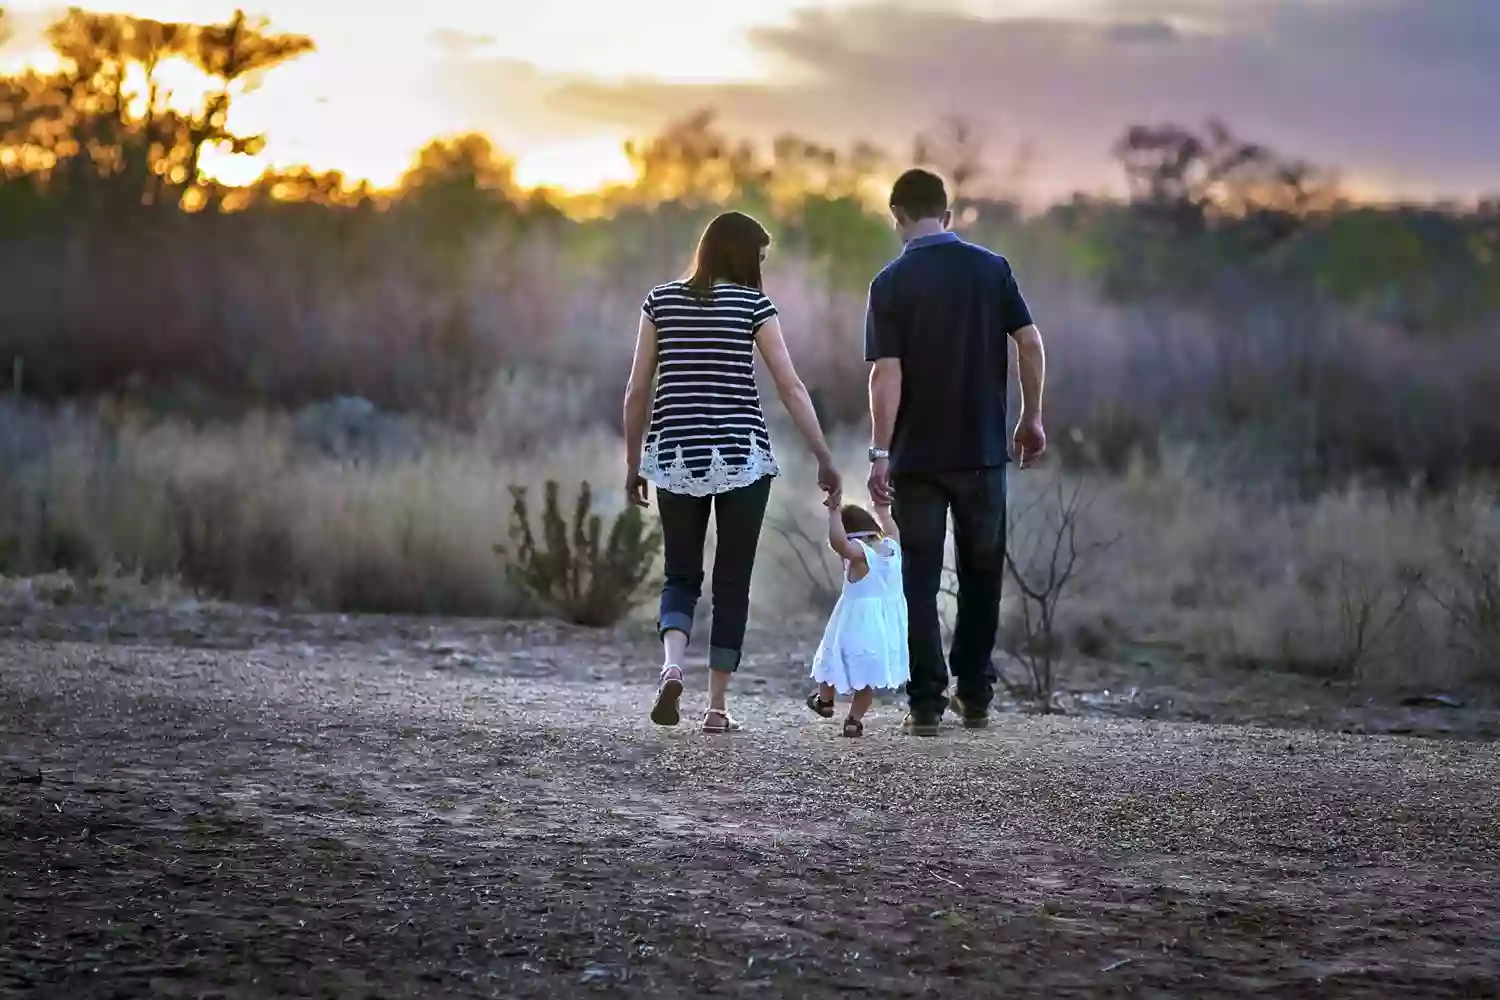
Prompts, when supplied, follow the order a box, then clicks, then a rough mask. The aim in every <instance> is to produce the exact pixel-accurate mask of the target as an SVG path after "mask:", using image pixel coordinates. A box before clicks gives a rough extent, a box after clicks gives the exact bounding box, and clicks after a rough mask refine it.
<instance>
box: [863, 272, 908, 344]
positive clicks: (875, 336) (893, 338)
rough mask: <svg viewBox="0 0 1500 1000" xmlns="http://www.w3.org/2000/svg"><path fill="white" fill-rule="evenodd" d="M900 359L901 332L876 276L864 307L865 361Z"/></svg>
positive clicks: (887, 296)
mask: <svg viewBox="0 0 1500 1000" xmlns="http://www.w3.org/2000/svg"><path fill="white" fill-rule="evenodd" d="M899 357H901V331H900V328H899V327H898V325H897V323H896V317H895V315H894V314H893V312H892V309H891V302H890V292H889V290H888V289H887V287H886V284H885V282H883V281H881V280H880V277H879V276H877V277H876V278H875V280H874V281H872V282H871V283H870V299H869V302H868V304H867V305H866V306H865V360H866V361H871V362H874V361H879V360H880V359H881V358H899Z"/></svg>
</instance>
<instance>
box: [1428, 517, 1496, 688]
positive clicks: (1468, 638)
mask: <svg viewBox="0 0 1500 1000" xmlns="http://www.w3.org/2000/svg"><path fill="white" fill-rule="evenodd" d="M1448 571H1449V572H1448V581H1447V586H1446V587H1445V588H1444V589H1443V590H1442V591H1440V592H1438V591H1434V592H1433V593H1434V599H1435V600H1437V601H1438V603H1439V604H1440V606H1441V607H1442V608H1443V610H1444V611H1446V612H1447V614H1448V617H1449V621H1450V624H1451V626H1452V628H1451V630H1450V632H1449V642H1450V645H1451V646H1452V648H1453V650H1454V651H1455V652H1456V653H1458V654H1459V655H1460V656H1462V657H1463V658H1464V659H1465V660H1466V661H1467V666H1468V667H1469V668H1470V669H1471V670H1472V671H1474V672H1475V673H1476V674H1479V675H1482V676H1485V677H1486V678H1487V679H1489V680H1494V679H1495V678H1496V675H1497V674H1500V539H1496V538H1493V537H1487V536H1483V535H1481V536H1479V537H1477V538H1471V539H1469V540H1468V542H1467V544H1455V545H1452V546H1450V548H1449V550H1448Z"/></svg>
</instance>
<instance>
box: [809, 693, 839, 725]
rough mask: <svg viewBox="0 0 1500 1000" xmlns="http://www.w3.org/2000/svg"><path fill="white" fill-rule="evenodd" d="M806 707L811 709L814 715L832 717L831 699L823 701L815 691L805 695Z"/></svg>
mask: <svg viewBox="0 0 1500 1000" xmlns="http://www.w3.org/2000/svg"><path fill="white" fill-rule="evenodd" d="M807 707H808V708H810V709H812V710H813V714H815V715H820V716H822V717H823V718H825V719H831V718H833V699H832V698H830V699H828V700H827V701H824V700H823V699H822V698H819V697H818V692H816V691H814V692H813V693H812V694H810V695H808V696H807Z"/></svg>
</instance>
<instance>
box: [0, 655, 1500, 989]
mask: <svg viewBox="0 0 1500 1000" xmlns="http://www.w3.org/2000/svg"><path fill="white" fill-rule="evenodd" d="M226 645H231V646H233V645H234V644H233V643H227V644H226ZM240 645H241V646H242V648H227V649H211V648H181V647H173V646H169V645H166V644H148V645H134V646H130V645H118V644H95V643H82V642H70V641H58V642H39V641H34V640H26V639H18V638H14V637H12V638H10V639H5V640H0V993H3V994H5V995H23V994H24V995H35V996H65V997H68V998H70V1000H84V998H92V997H139V996H151V995H157V996H181V997H199V996H224V997H271V996H317V997H345V996H347V997H365V996H369V997H375V996H380V997H406V996H439V995H445V996H453V995H458V996H522V997H559V996H574V995H595V994H597V995H603V996H619V997H640V998H645V997H698V996H735V997H739V996H745V997H833V996H840V997H844V996H861V997H875V998H885V997H927V996H933V997H936V996H942V997H959V996H975V997H998V996H1019V995H1035V996H1048V997H1070V996H1080V997H1081V996H1087V997H1108V996H1135V997H1142V996H1155V997H1165V996H1173V997H1177V996H1181V997H1210V996H1229V997H1239V996H1244V997H1249V996H1252V995H1260V994H1263V993H1269V994H1270V995H1274V996H1278V997H1382V998H1394V997H1424V998H1435V997H1448V996H1468V997H1493V996H1500V752H1497V749H1496V748H1495V747H1493V746H1491V745H1488V744H1480V743H1464V742H1458V741H1442V742H1439V741H1421V740H1412V739H1396V738H1376V737H1355V736H1339V735H1327V734H1316V733H1305V732H1304V733H1288V732H1278V731H1274V730H1256V729H1244V728H1236V727H1213V726H1196V725H1183V724H1170V723H1151V722H1134V721H1130V722H1126V721H1120V722H1109V721H1099V720H1077V719H1058V720H1048V719H1032V718H1022V717H1004V718H1001V719H999V720H997V723H996V725H995V726H994V728H992V729H991V730H989V731H988V732H985V733H981V734H975V733H968V732H963V731H959V730H956V729H955V730H953V731H951V732H949V733H946V734H945V735H944V736H943V737H942V738H940V739H937V740H930V741H914V740H911V739H907V738H903V737H902V736H900V735H899V733H898V732H897V730H896V727H897V724H898V722H899V714H898V713H897V711H896V710H895V709H894V708H885V709H882V710H880V711H879V714H878V716H877V717H876V718H875V719H874V720H873V721H872V723H871V726H870V729H871V735H870V736H869V737H867V738H866V739H864V740H863V741H848V740H841V739H839V738H838V737H837V735H836V726H835V725H834V724H832V723H820V722H819V721H818V720H816V719H814V718H812V717H811V716H810V715H808V714H807V713H806V711H805V709H802V708H801V707H800V706H799V705H797V704H796V703H795V702H794V701H792V700H791V699H789V698H788V697H786V695H785V693H784V691H783V687H784V685H783V684H781V683H780V681H779V680H778V681H775V682H774V683H765V681H766V677H764V676H762V677H760V678H759V679H760V680H761V681H762V683H760V684H757V683H755V681H756V677H754V676H753V675H754V674H755V673H756V672H757V671H761V672H765V671H767V670H770V669H771V668H769V667H754V666H753V665H752V668H751V669H750V670H748V671H747V673H749V674H751V675H752V676H749V677H747V678H745V682H744V683H743V685H742V690H744V691H746V692H748V693H747V694H746V695H745V696H744V697H743V698H741V700H740V701H739V702H738V703H737V711H738V712H739V714H741V715H742V717H743V718H744V719H745V721H746V722H747V723H748V724H749V725H750V726H752V727H753V728H752V729H751V730H750V731H749V732H746V733H743V734H740V735H739V736H736V737H732V738H713V737H705V736H702V735H700V734H698V733H696V732H694V731H693V730H692V729H691V727H687V726H685V727H683V728H681V729H680V730H676V731H659V730H655V729H653V728H651V727H650V726H649V725H647V724H645V723H644V720H643V718H642V714H643V713H642V708H643V705H644V703H645V700H646V699H647V698H648V697H649V686H648V684H649V674H650V668H649V666H646V667H645V668H644V670H643V669H642V668H639V667H637V666H636V665H635V663H636V661H635V660H634V658H633V657H632V656H631V653H630V651H629V649H627V648H623V647H622V648H613V647H609V646H605V645H601V643H600V642H599V641H598V640H597V639H593V640H585V639H582V638H580V637H578V636H573V635H570V634H569V633H566V632H564V631H555V632H553V633H549V634H547V635H539V634H537V633H536V632H534V631H527V630H520V629H517V630H516V631H515V632H514V634H510V633H506V634H500V635H497V636H496V637H495V641H494V642H493V643H492V644H491V646H490V650H491V651H490V652H489V653H488V654H486V655H482V656H479V657H477V658H476V657H472V656H463V655H459V654H456V653H455V652H454V651H453V650H452V649H449V648H446V647H444V646H443V645H442V644H437V645H433V644H432V643H430V642H425V641H421V642H419V641H418V639H417V638H415V637H414V635H413V634H410V633H397V634H395V638H391V637H390V636H387V639H386V641H382V642H376V641H374V640H373V639H372V638H371V637H370V636H369V635H366V634H361V633H359V632H358V630H355V631H354V632H351V633H349V634H346V635H330V636H325V637H324V638H323V640H321V641H320V640H319V639H318V638H317V637H316V636H311V637H301V638H297V639H295V641H293V640H290V639H288V638H287V637H285V636H282V637H261V638H259V639H256V640H255V641H251V642H245V643H241V644H240ZM780 676H781V675H779V674H778V675H777V677H780ZM559 678H571V679H567V680H563V679H559ZM773 680H774V679H773ZM694 704H695V705H696V702H694Z"/></svg>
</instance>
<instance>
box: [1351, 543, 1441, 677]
mask: <svg viewBox="0 0 1500 1000" xmlns="http://www.w3.org/2000/svg"><path fill="white" fill-rule="evenodd" d="M1424 580H1425V574H1424V572H1423V571H1422V569H1421V568H1420V567H1416V566H1409V565H1403V566H1400V567H1398V569H1397V572H1396V574H1395V575H1394V576H1382V575H1380V574H1378V573H1373V572H1371V571H1370V570H1369V568H1368V567H1366V566H1361V565H1359V564H1358V563H1357V562H1356V561H1355V560H1353V559H1350V558H1348V557H1346V556H1341V557H1339V558H1338V559H1337V560H1336V562H1335V568H1334V588H1335V595H1336V601H1337V610H1338V618H1337V629H1338V643H1337V651H1336V654H1335V657H1334V660H1333V662H1332V664H1331V667H1332V672H1333V675H1334V676H1336V677H1339V678H1341V679H1350V678H1356V677H1358V676H1359V674H1360V671H1361V669H1362V667H1363V665H1364V663H1365V661H1366V660H1367V659H1368V658H1369V657H1370V656H1371V655H1372V654H1373V653H1375V652H1376V651H1377V650H1379V649H1382V648H1383V647H1384V646H1385V645H1386V644H1387V643H1388V642H1389V641H1390V640H1391V638H1392V636H1393V635H1394V634H1395V633H1396V632H1397V631H1398V629H1399V627H1400V625H1401V623H1402V621H1403V619H1404V618H1405V616H1406V614H1407V612H1408V610H1409V609H1410V608H1411V605H1412V602H1413V600H1414V599H1415V598H1416V597H1417V596H1418V595H1420V594H1421V593H1422V589H1423V582H1424Z"/></svg>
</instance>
